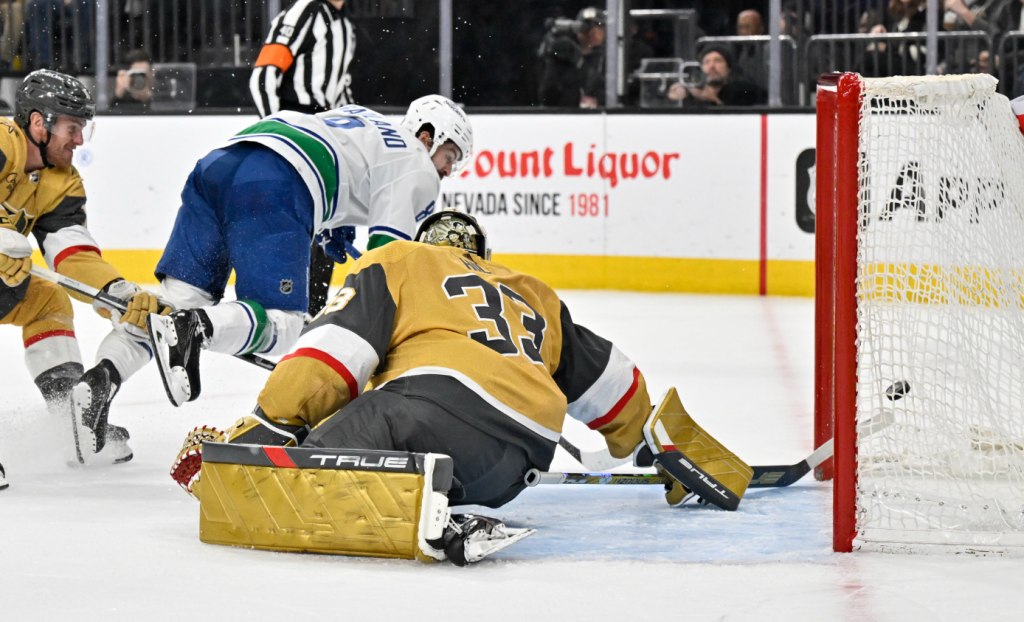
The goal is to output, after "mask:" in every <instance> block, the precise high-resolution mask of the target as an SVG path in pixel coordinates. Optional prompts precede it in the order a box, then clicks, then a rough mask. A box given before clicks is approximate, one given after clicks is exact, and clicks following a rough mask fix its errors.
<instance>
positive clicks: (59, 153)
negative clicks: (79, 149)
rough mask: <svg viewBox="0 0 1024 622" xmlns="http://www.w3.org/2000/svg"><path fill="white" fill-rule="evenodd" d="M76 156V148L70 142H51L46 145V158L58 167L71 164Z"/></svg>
mask: <svg viewBox="0 0 1024 622" xmlns="http://www.w3.org/2000/svg"><path fill="white" fill-rule="evenodd" d="M51 141H52V139H51ZM74 156H75V153H74V149H73V148H72V145H71V143H70V142H65V143H61V144H60V145H55V144H53V142H51V143H50V144H49V145H47V146H46V159H47V160H49V161H50V164H52V165H53V166H55V167H57V168H66V167H68V166H71V160H72V159H73V158H74Z"/></svg>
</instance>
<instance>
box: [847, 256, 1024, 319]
mask: <svg viewBox="0 0 1024 622" xmlns="http://www.w3.org/2000/svg"><path fill="white" fill-rule="evenodd" d="M859 281H860V283H859V288H860V293H859V295H860V296H861V297H862V298H863V299H865V300H870V301H872V302H889V303H911V304H938V305H957V306H962V307H989V308H1002V309H1012V308H1016V309H1024V271H1021V270H1015V269H1011V268H1005V269H1002V268H985V267H973V266H936V265H928V264H910V263H873V264H868V265H865V266H863V267H862V268H861V270H860V274H859Z"/></svg>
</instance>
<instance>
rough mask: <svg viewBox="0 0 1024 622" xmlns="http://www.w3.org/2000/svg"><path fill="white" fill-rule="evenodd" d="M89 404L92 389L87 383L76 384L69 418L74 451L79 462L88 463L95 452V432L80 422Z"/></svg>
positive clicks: (90, 402) (72, 394)
mask: <svg viewBox="0 0 1024 622" xmlns="http://www.w3.org/2000/svg"><path fill="white" fill-rule="evenodd" d="M91 404H92V389H90V388H89V385H87V384H84V383H79V384H77V385H76V386H75V388H74V390H73V391H72V393H71V419H72V425H73V426H74V427H75V452H76V453H77V457H78V462H79V464H88V462H89V458H90V457H91V456H93V455H95V454H96V433H95V432H93V431H92V428H90V427H88V426H86V425H85V424H83V423H82V413H83V412H85V409H86V408H88V407H89V406H90V405H91Z"/></svg>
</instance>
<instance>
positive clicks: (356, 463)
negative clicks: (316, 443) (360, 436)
mask: <svg viewBox="0 0 1024 622" xmlns="http://www.w3.org/2000/svg"><path fill="white" fill-rule="evenodd" d="M309 458H310V460H319V461H320V466H327V464H328V462H327V461H328V460H330V461H332V462H334V466H336V467H341V466H342V465H349V466H353V467H356V468H366V469H404V468H406V467H407V466H408V465H409V459H408V458H399V457H395V456H388V457H384V456H378V457H377V461H376V462H370V461H369V460H367V459H366V456H330V455H323V454H314V455H312V456H310V457H309Z"/></svg>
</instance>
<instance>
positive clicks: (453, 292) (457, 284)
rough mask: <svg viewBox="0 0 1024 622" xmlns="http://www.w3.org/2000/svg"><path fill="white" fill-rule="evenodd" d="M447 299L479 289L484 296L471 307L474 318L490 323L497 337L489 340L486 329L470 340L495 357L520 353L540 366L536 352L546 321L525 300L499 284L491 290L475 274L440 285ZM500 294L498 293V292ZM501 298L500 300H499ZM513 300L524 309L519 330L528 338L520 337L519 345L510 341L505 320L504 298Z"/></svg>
mask: <svg viewBox="0 0 1024 622" xmlns="http://www.w3.org/2000/svg"><path fill="white" fill-rule="evenodd" d="M442 287H443V288H444V293H445V295H446V296H448V299H449V300H451V299H452V298H461V297H462V296H465V295H467V293H468V291H469V290H471V289H479V290H480V291H481V292H482V293H483V295H484V302H483V304H478V305H473V310H474V311H476V317H477V318H478V319H479V320H480V321H481V322H484V321H486V322H491V323H493V324H494V327H495V328H496V329H497V331H498V335H499V336H498V337H490V336H489V335H488V334H487V329H486V328H481V329H480V330H471V331H469V333H467V334H468V335H469V338H470V339H473V340H474V341H477V342H479V343H482V344H483V345H485V346H487V347H488V348H490V349H492V350H494V351H495V352H497V353H498V354H503V355H505V356H518V355H519V354H520V353H521V354H522V355H523V356H525V357H526V358H528V359H530V360H531V361H533V362H534V363H541V364H543V363H544V360H543V359H541V357H540V349H541V346H542V345H543V344H544V329H545V328H547V325H548V323H547V321H546V320H545V319H544V318H543V316H541V314H539V313H537V311H536V310H535V309H534V308H533V307H531V306H530V303H528V302H526V299H525V298H523V297H522V296H520V295H519V294H518V293H516V292H515V291H513V290H512V289H511V288H510V287H508V286H506V285H504V284H501V285H499V286H498V287H495V286H493V285H491V284H490V283H488V282H487V281H485V280H484V279H483V278H482V277H481V276H480V275H477V274H464V275H461V276H450V277H448V278H446V279H445V280H444V284H443V285H442ZM499 290H500V291H499ZM502 294H504V296H502ZM506 297H507V298H510V299H511V300H515V301H516V302H518V303H519V304H521V305H523V306H524V307H526V309H527V310H526V311H523V314H522V316H521V317H520V320H521V321H522V323H523V328H525V329H526V332H528V333H530V336H529V337H520V338H519V345H518V347H517V345H516V342H515V341H514V340H513V339H512V330H511V329H510V328H509V326H508V321H506V320H505V298H506Z"/></svg>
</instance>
